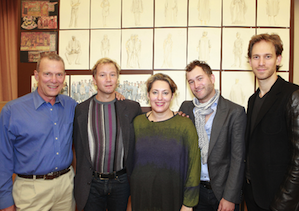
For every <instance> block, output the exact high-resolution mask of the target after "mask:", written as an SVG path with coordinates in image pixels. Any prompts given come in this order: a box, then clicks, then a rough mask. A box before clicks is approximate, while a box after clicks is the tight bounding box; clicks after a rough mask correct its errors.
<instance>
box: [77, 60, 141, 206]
mask: <svg viewBox="0 0 299 211" xmlns="http://www.w3.org/2000/svg"><path fill="white" fill-rule="evenodd" d="M119 71H120V68H119V67H118V65H117V64H116V63H115V62H114V61H112V60H110V59H108V58H103V59H100V60H99V61H98V62H97V63H96V64H95V66H94V67H93V68H92V72H93V79H94V82H95V84H96V85H97V91H98V93H97V94H96V95H94V96H92V97H91V98H89V99H88V100H86V101H85V102H83V103H81V104H79V105H78V106H77V107H76V111H75V119H74V134H73V139H74V145H75V151H76V162H77V164H76V176H75V199H76V203H77V208H78V210H82V209H83V208H84V210H85V211H94V210H106V209H107V208H108V210H112V211H113V210H114V211H125V210H126V209H127V202H128V198H129V195H130V188H129V182H128V177H129V175H130V173H131V171H132V168H133V150H134V143H135V140H134V128H133V119H134V118H135V117H136V116H137V115H139V114H141V108H140V105H139V103H137V102H134V101H131V100H124V101H120V100H117V99H116V98H115V93H114V90H115V88H116V86H117V82H118V76H119Z"/></svg>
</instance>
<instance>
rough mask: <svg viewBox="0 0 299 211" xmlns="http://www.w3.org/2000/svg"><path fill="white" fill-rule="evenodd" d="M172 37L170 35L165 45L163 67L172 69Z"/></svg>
mask: <svg viewBox="0 0 299 211" xmlns="http://www.w3.org/2000/svg"><path fill="white" fill-rule="evenodd" d="M171 37H172V35H171V34H168V36H167V38H166V39H165V40H164V43H163V51H164V61H163V65H162V67H172V45H173V42H172V39H171Z"/></svg>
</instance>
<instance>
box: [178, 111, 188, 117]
mask: <svg viewBox="0 0 299 211" xmlns="http://www.w3.org/2000/svg"><path fill="white" fill-rule="evenodd" d="M174 114H178V115H180V116H185V117H188V118H189V115H186V114H185V113H183V112H182V111H176V112H174Z"/></svg>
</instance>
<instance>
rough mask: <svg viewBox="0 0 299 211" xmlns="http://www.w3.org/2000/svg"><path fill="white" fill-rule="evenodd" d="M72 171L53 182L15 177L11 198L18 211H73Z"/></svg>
mask: <svg viewBox="0 0 299 211" xmlns="http://www.w3.org/2000/svg"><path fill="white" fill-rule="evenodd" d="M73 187H74V170H73V168H72V167H71V170H70V171H69V172H68V173H66V174H64V175H62V176H60V177H58V178H55V179H53V180H44V179H25V178H21V177H18V176H16V179H15V182H14V185H13V198H14V201H15V205H16V209H17V210H19V211H26V210H30V211H35V210H38V211H44V210H45V211H48V210H51V211H60V210H61V211H74V210H75V199H74V194H73Z"/></svg>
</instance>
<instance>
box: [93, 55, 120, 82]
mask: <svg viewBox="0 0 299 211" xmlns="http://www.w3.org/2000/svg"><path fill="white" fill-rule="evenodd" d="M102 64H113V65H114V66H115V68H116V72H117V78H118V77H119V73H120V67H119V65H118V64H117V63H116V62H115V61H113V60H112V59H109V58H101V59H99V60H98V61H97V62H96V63H95V65H94V66H93V68H92V69H91V72H92V75H93V77H94V76H95V75H96V74H97V67H98V66H99V65H102Z"/></svg>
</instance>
